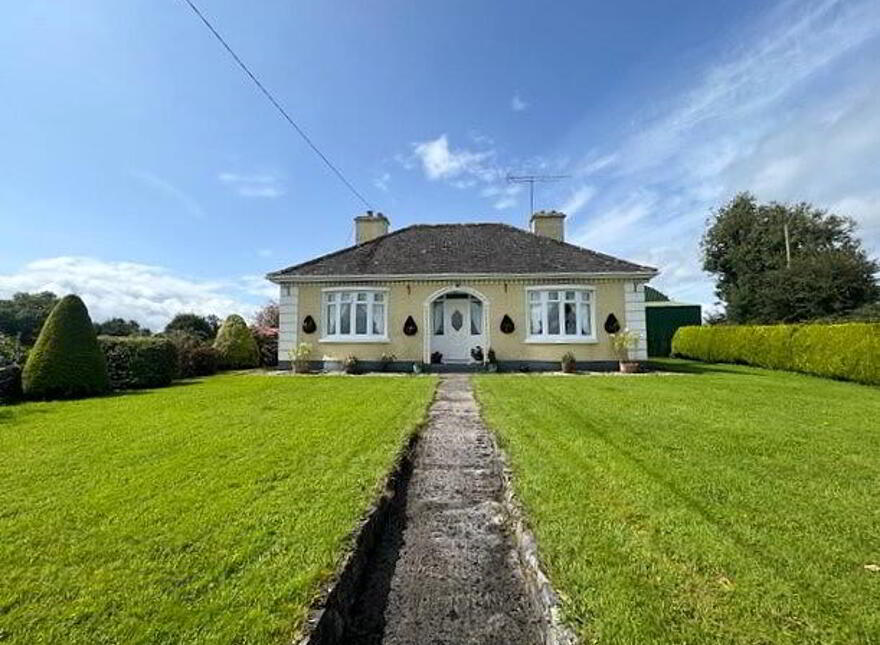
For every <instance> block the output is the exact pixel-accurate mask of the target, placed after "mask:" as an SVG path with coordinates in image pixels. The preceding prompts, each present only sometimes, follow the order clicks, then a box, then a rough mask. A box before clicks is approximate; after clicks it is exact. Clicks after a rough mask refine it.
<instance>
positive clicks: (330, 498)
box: [0, 374, 436, 645]
mask: <svg viewBox="0 0 880 645" xmlns="http://www.w3.org/2000/svg"><path fill="white" fill-rule="evenodd" d="M435 383H436V380H435V379H432V378H421V379H387V378H371V377H366V378H362V379H339V378H333V377H315V378H314V379H291V378H272V377H267V376H262V375H253V376H251V375H239V374H229V375H223V376H216V377H213V378H210V379H205V380H204V381H202V382H198V383H190V384H186V385H174V386H172V387H167V388H162V389H158V390H147V391H140V392H138V393H136V394H135V393H128V394H123V395H120V396H113V397H102V398H95V399H88V400H84V401H75V402H70V401H60V402H52V403H24V404H22V405H16V406H12V407H10V408H8V409H3V410H2V411H0V441H2V446H3V449H2V458H0V478H2V486H0V536H2V542H0V544H2V547H0V572H2V583H0V643H3V645H43V644H45V645H49V644H63V645H97V644H111V643H119V644H123V645H135V644H139V645H147V644H153V645H159V644H160V643H163V644H173V643H181V644H183V643H185V644H186V645H215V644H233V643H237V644H239V645H244V644H250V645H257V644H259V645H273V644H276V645H281V644H282V643H285V644H287V643H293V642H300V640H299V638H297V632H298V631H299V630H300V628H301V626H302V625H303V624H304V621H305V620H306V618H307V610H308V607H309V606H310V604H311V603H312V601H313V600H314V598H316V597H317V596H318V595H319V594H320V593H321V591H322V590H323V589H326V588H327V585H328V584H329V582H330V580H331V578H332V573H333V571H334V570H335V569H336V568H337V567H338V565H339V563H340V562H342V560H343V558H344V556H345V554H346V552H347V550H348V549H349V548H350V545H351V544H352V539H351V536H352V535H353V534H354V532H355V531H356V530H357V528H358V526H359V525H360V523H361V520H362V519H363V517H364V514H365V513H366V512H367V511H368V510H369V508H370V506H371V504H373V503H374V502H375V501H376V500H377V499H378V498H379V497H380V496H381V495H382V491H383V487H384V481H385V476H386V475H387V474H388V472H389V470H390V469H391V468H392V467H393V466H394V464H395V461H396V460H397V458H398V457H399V455H400V453H401V452H402V451H403V450H404V447H405V445H406V443H407V440H408V439H409V437H410V436H411V435H412V433H413V432H414V431H415V429H416V427H417V424H419V423H420V422H421V421H422V419H423V418H424V415H425V407H426V406H427V404H428V402H429V401H430V399H431V393H432V391H433V389H434V386H435ZM365 401H369V402H370V405H364V402H365ZM340 428H346V432H345V437H344V440H341V439H340Z"/></svg>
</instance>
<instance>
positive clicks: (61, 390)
mask: <svg viewBox="0 0 880 645" xmlns="http://www.w3.org/2000/svg"><path fill="white" fill-rule="evenodd" d="M21 385H22V389H23V390H24V394H25V396H28V397H32V398H38V399H54V398H75V397H82V396H93V395H96V394H102V393H104V392H106V391H107V390H109V389H110V380H109V378H108V377H107V363H106V362H105V360H104V354H103V353H102V352H101V348H100V347H98V339H97V336H95V328H94V327H93V326H92V321H91V319H90V318H89V312H88V310H87V309H86V306H85V304H83V301H82V300H80V299H79V298H78V297H77V296H73V295H70V296H65V297H64V298H62V299H61V300H60V301H59V302H58V304H57V305H55V307H54V308H53V309H52V312H51V313H50V314H49V317H48V318H47V319H46V322H45V323H44V324H43V328H42V330H40V335H39V337H37V342H36V343H35V344H34V348H33V349H32V350H31V352H30V353H29V354H28V359H27V363H25V366H24V371H23V372H22V375H21Z"/></svg>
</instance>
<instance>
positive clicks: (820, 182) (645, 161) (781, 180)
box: [574, 0, 880, 304]
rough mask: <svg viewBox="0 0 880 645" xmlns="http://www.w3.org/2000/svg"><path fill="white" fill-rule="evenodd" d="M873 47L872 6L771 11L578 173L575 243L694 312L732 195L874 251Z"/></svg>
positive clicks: (855, 0) (878, 75) (878, 93)
mask: <svg viewBox="0 0 880 645" xmlns="http://www.w3.org/2000/svg"><path fill="white" fill-rule="evenodd" d="M878 36H880V4H878V3H876V2H872V1H871V0H851V1H848V2H841V1H836V0H815V1H812V2H804V1H798V2H794V1H790V2H784V3H783V4H781V5H779V6H778V7H777V8H776V9H774V10H773V11H772V12H770V13H768V14H767V15H765V16H764V17H763V18H762V19H761V20H760V22H759V23H756V24H755V25H754V27H753V28H752V29H751V30H748V29H747V30H744V31H741V32H740V33H738V34H737V39H738V42H739V45H738V49H737V50H735V52H734V53H733V54H732V55H730V56H728V57H727V58H726V59H725V60H720V61H715V62H710V63H709V64H708V65H707V66H706V67H705V69H703V70H702V72H698V73H696V74H694V77H695V79H696V80H695V81H694V83H693V84H692V85H691V86H690V87H687V88H685V89H684V90H683V91H681V92H679V93H678V95H677V96H674V97H672V98H671V99H670V98H668V97H667V98H665V99H664V97H662V96H658V97H655V99H654V101H653V104H654V105H665V106H666V107H665V108H663V109H659V110H658V111H657V112H656V113H655V114H654V115H653V117H652V118H651V119H649V120H647V121H645V120H641V121H636V122H634V123H633V126H632V133H631V134H630V135H629V136H624V137H621V138H620V139H619V143H617V144H616V145H614V146H613V147H608V148H607V149H604V150H603V149H594V150H591V152H590V153H589V154H588V155H587V156H586V157H585V158H584V159H583V160H582V161H581V163H580V164H579V166H578V168H577V171H576V178H577V179H579V180H581V181H583V182H587V181H588V180H589V181H590V185H593V186H596V187H597V189H598V190H597V192H596V194H595V195H594V196H593V199H592V200H590V201H589V203H588V204H587V206H586V207H585V211H584V212H585V213H586V215H587V217H586V218H585V224H584V225H583V226H582V227H581V228H580V229H578V230H577V231H575V234H574V238H575V240H576V241H578V242H580V243H583V244H584V245H586V246H588V247H591V248H598V249H600V250H604V251H607V252H610V253H614V254H616V255H620V256H622V257H627V258H631V259H633V260H636V261H641V262H645V263H647V264H653V265H654V266H658V267H659V268H660V269H661V271H662V274H661V276H660V278H659V280H658V284H659V285H660V286H661V287H662V288H666V289H668V290H671V291H672V292H673V293H672V295H673V296H675V297H677V298H690V299H693V300H696V301H701V302H703V303H704V304H708V303H710V302H712V301H713V299H714V297H713V295H712V283H711V281H710V279H709V277H708V276H706V275H705V274H703V273H702V272H701V271H700V267H699V264H700V260H699V239H700V236H701V235H702V232H703V229H704V226H705V221H706V218H707V217H708V216H709V214H710V212H711V211H712V210H713V209H714V208H717V207H718V206H720V205H721V204H723V202H724V201H726V200H727V199H728V198H730V197H731V196H732V195H733V194H734V193H736V192H738V191H742V190H749V191H752V192H754V193H755V194H756V195H757V197H758V198H759V199H761V200H779V201H801V200H806V201H810V202H813V203H814V204H815V205H816V206H819V207H822V208H829V209H832V210H834V211H835V212H838V213H839V214H842V215H851V216H853V217H855V218H856V219H857V220H858V221H859V222H860V224H861V231H860V232H861V234H862V236H863V237H864V239H865V241H866V246H868V248H870V249H873V250H874V252H875V253H876V252H878V251H880V189H878V188H877V186H878V179H880V176H878V174H877V168H880V110H878V108H877V106H878V105H880V69H878V68H877V66H876V65H874V64H872V62H871V61H872V60H876V58H877V55H878V50H880V39H878ZM575 145H576V143H575ZM600 180H601V182H600Z"/></svg>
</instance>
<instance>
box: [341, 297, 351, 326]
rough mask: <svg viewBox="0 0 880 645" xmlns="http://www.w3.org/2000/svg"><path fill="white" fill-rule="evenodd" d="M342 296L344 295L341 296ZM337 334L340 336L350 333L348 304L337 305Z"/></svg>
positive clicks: (349, 309)
mask: <svg viewBox="0 0 880 645" xmlns="http://www.w3.org/2000/svg"><path fill="white" fill-rule="evenodd" d="M343 295H344V294H343ZM339 307H340V309H339V333H340V334H350V333H351V304H350V303H348V302H343V303H342V304H341V305H339Z"/></svg>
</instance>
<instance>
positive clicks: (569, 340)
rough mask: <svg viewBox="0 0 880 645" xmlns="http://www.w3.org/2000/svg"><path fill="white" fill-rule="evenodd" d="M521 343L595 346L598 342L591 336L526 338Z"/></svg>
mask: <svg viewBox="0 0 880 645" xmlns="http://www.w3.org/2000/svg"><path fill="white" fill-rule="evenodd" d="M523 342H524V343H526V344H528V345H596V344H598V343H599V340H598V339H597V338H593V337H591V336H527V337H526V339H525V340H523Z"/></svg>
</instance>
